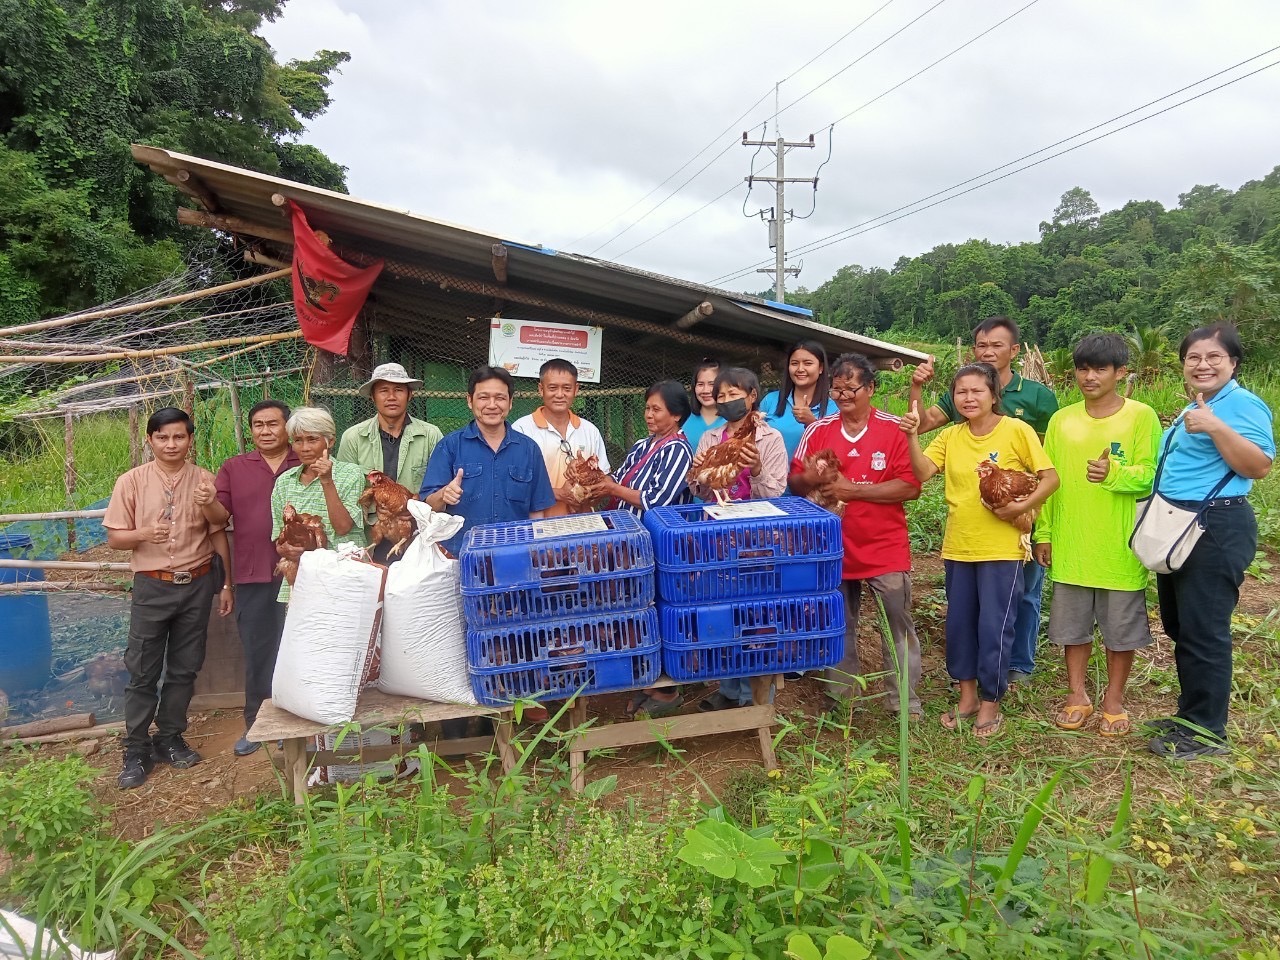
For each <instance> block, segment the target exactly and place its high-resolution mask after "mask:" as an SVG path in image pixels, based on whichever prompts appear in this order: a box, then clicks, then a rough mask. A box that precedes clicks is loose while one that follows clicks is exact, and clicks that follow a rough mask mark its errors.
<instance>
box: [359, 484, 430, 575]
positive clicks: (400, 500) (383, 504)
mask: <svg viewBox="0 0 1280 960" xmlns="http://www.w3.org/2000/svg"><path fill="white" fill-rule="evenodd" d="M365 480H366V481H367V482H368V484H369V485H368V486H367V487H365V489H364V493H362V494H360V500H359V504H360V506H361V508H363V509H364V510H365V511H366V512H367V511H368V509H369V508H370V507H373V509H374V511H375V512H376V513H377V515H378V519H377V520H376V521H375V522H374V524H373V526H372V527H371V528H370V529H369V546H368V549H367V550H366V553H367V554H369V555H370V556H371V555H372V552H373V548H374V547H376V546H377V545H378V544H380V543H382V541H384V540H386V541H389V542H390V543H391V544H392V547H391V549H390V550H388V551H387V556H388V557H394V556H397V555H398V554H399V553H400V551H401V550H403V549H404V548H405V547H406V546H407V545H408V543H409V541H410V540H412V539H413V538H414V537H415V536H417V533H418V526H417V524H415V523H414V522H413V516H412V515H411V514H410V513H409V508H408V507H407V506H406V504H407V503H408V502H409V501H410V500H413V499H414V495H413V491H412V490H410V489H409V488H408V487H406V486H404V485H402V484H399V483H396V482H395V481H394V480H392V479H391V478H390V477H388V476H387V475H386V474H385V473H383V472H382V471H381V470H370V471H369V472H368V473H367V474H365Z"/></svg>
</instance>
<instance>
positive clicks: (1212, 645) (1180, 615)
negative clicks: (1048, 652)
mask: <svg viewBox="0 0 1280 960" xmlns="http://www.w3.org/2000/svg"><path fill="white" fill-rule="evenodd" d="M1178 357H1179V359H1181V361H1182V377H1183V380H1184V381H1185V382H1186V387H1187V394H1188V396H1190V397H1191V398H1192V401H1191V403H1190V404H1188V405H1187V406H1186V407H1185V408H1184V409H1183V410H1182V412H1181V413H1180V414H1179V415H1178V418H1177V419H1176V420H1174V422H1173V425H1172V426H1170V427H1169V429H1167V430H1166V431H1165V433H1164V436H1163V438H1162V439H1161V451H1162V452H1161V456H1160V460H1159V463H1158V466H1157V468H1156V479H1155V486H1156V492H1157V493H1159V494H1160V495H1161V496H1162V497H1164V498H1165V499H1167V500H1170V501H1172V502H1173V504H1174V505H1175V506H1179V507H1184V508H1188V509H1198V508H1200V507H1202V506H1204V507H1206V509H1205V510H1204V513H1203V514H1202V515H1201V523H1202V524H1203V526H1204V533H1203V535H1202V536H1201V537H1200V540H1199V542H1198V543H1197V544H1196V545H1195V547H1193V548H1192V550H1191V554H1190V555H1189V556H1188V557H1187V559H1186V562H1185V563H1184V564H1183V565H1182V567H1181V568H1180V569H1178V570H1175V571H1174V572H1173V573H1168V574H1157V575H1156V590H1157V592H1158V593H1159V597H1160V619H1161V621H1162V622H1163V624H1164V632H1165V633H1167V634H1168V635H1169V639H1170V640H1172V641H1173V658H1174V663H1175V664H1176V666H1177V668H1178V686H1179V688H1180V691H1179V693H1178V712H1177V714H1176V715H1175V716H1173V717H1168V718H1165V719H1163V720H1157V721H1155V722H1154V723H1153V724H1151V725H1150V726H1152V727H1153V728H1154V729H1155V732H1156V736H1155V737H1153V738H1152V740H1151V741H1150V743H1149V744H1148V746H1149V748H1150V749H1151V751H1152V752H1153V753H1156V754H1158V755H1160V756H1163V757H1167V758H1169V759H1171V760H1187V759H1191V758H1193V757H1199V756H1206V755H1216V754H1223V753H1226V752H1227V730H1226V727H1227V704H1228V701H1229V700H1230V697H1231V614H1232V613H1233V612H1234V611H1235V608H1236V603H1237V601H1238V600H1239V599H1240V584H1241V583H1242V582H1243V581H1244V572H1245V570H1246V569H1248V566H1249V564H1250V563H1252V562H1253V558H1254V554H1255V552H1256V551H1257V548H1258V525H1257V522H1256V520H1255V518H1254V514H1253V507H1251V506H1250V505H1249V501H1248V499H1247V498H1248V494H1249V491H1250V490H1251V489H1252V487H1253V481H1255V480H1261V479H1262V478H1263V477H1265V476H1266V475H1267V474H1268V473H1270V472H1271V463H1272V461H1273V460H1274V458H1275V454H1276V444H1275V437H1274V434H1273V432H1272V426H1271V420H1272V414H1271V410H1270V409H1269V408H1268V407H1267V405H1266V404H1265V403H1264V402H1263V401H1262V400H1261V398H1259V397H1258V396H1257V395H1256V394H1254V393H1251V392H1250V391H1248V390H1246V389H1245V388H1244V387H1242V386H1241V385H1240V383H1239V381H1237V380H1236V374H1237V373H1238V372H1239V369H1240V363H1241V361H1242V360H1243V359H1244V349H1243V347H1242V346H1241V344H1240V335H1239V334H1238V333H1236V330H1235V328H1234V327H1232V326H1229V325H1227V324H1214V325H1213V326H1208V327H1199V328H1197V329H1195V330H1192V331H1191V332H1190V333H1188V334H1187V336H1186V337H1185V338H1184V339H1183V341H1182V344H1181V346H1180V347H1179V348H1178ZM1224 481H1225V483H1224ZM1219 484H1223V485H1222V486H1221V487H1219ZM1210 497H1211V498H1212V499H1206V498H1210Z"/></svg>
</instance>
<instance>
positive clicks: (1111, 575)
mask: <svg viewBox="0 0 1280 960" xmlns="http://www.w3.org/2000/svg"><path fill="white" fill-rule="evenodd" d="M1073 359H1074V361H1075V374H1076V384H1077V385H1078V386H1079V387H1080V392H1081V393H1082V394H1083V395H1084V401H1083V402H1082V403H1074V404H1072V405H1071V406H1069V407H1064V408H1062V409H1061V410H1059V411H1058V412H1057V413H1055V414H1054V415H1053V418H1052V419H1051V420H1050V421H1049V429H1048V432H1047V433H1046V434H1045V439H1044V448H1045V452H1046V453H1047V454H1048V455H1049V459H1050V460H1052V461H1053V463H1054V465H1055V466H1056V467H1057V469H1058V476H1059V477H1060V478H1061V481H1062V483H1061V486H1060V487H1059V488H1058V490H1057V492H1056V493H1054V495H1053V496H1052V497H1050V498H1049V499H1048V501H1046V502H1045V506H1044V510H1043V512H1042V513H1041V514H1040V519H1039V521H1038V522H1037V523H1036V528H1035V534H1034V539H1035V558H1036V561H1037V562H1038V563H1039V564H1040V565H1041V566H1044V567H1048V568H1049V578H1050V579H1051V580H1052V581H1053V583H1054V588H1053V606H1052V608H1051V609H1050V611H1049V640H1050V641H1051V642H1052V643H1056V644H1059V645H1060V646H1062V648H1063V651H1064V653H1065V657H1066V662H1067V683H1068V686H1069V687H1070V691H1069V692H1068V694H1067V699H1066V702H1065V703H1064V704H1063V706H1062V708H1061V709H1060V710H1059V711H1058V714H1057V716H1056V717H1055V718H1054V723H1056V724H1057V725H1058V726H1059V727H1061V728H1062V729H1064V730H1078V729H1080V728H1081V727H1082V726H1084V724H1085V723H1086V722H1087V721H1088V719H1089V717H1090V716H1092V715H1093V701H1092V700H1091V699H1090V698H1089V695H1088V693H1087V692H1086V691H1085V676H1086V673H1087V669H1088V665H1089V656H1090V654H1091V653H1092V651H1093V628H1094V624H1095V623H1096V624H1097V626H1098V628H1099V630H1100V631H1101V633H1102V642H1103V646H1104V647H1105V648H1106V655H1107V688H1106V691H1105V693H1103V696H1102V725H1101V727H1100V728H1099V732H1100V733H1102V734H1103V735H1104V736H1123V735H1124V734H1127V733H1128V732H1129V730H1130V729H1131V725H1130V722H1129V715H1128V713H1127V712H1126V711H1125V706H1124V688H1125V683H1126V682H1127V681H1128V679H1129V671H1130V670H1131V669H1132V667H1133V657H1134V652H1135V651H1137V650H1139V649H1141V648H1142V647H1145V646H1147V645H1148V644H1149V643H1151V630H1150V627H1149V626H1148V623H1147V600H1146V588H1147V570H1146V568H1145V567H1143V566H1142V564H1141V563H1140V562H1139V561H1138V558H1137V557H1136V556H1134V554H1133V551H1132V550H1130V549H1129V535H1130V534H1131V533H1132V532H1133V521H1134V514H1135V512H1136V509H1137V508H1136V504H1137V500H1138V499H1139V498H1140V497H1145V496H1146V495H1147V494H1148V493H1150V492H1151V480H1152V477H1153V476H1154V474H1155V469H1156V454H1157V451H1158V449H1159V445H1160V421H1159V419H1158V418H1157V417H1156V413H1155V411H1154V410H1152V409H1151V408H1150V407H1148V406H1147V405H1146V404H1145V403H1139V402H1137V401H1136V400H1129V399H1126V398H1125V397H1122V396H1120V394H1119V393H1118V392H1117V389H1116V388H1117V386H1118V385H1119V384H1120V383H1121V382H1123V381H1124V379H1125V377H1126V375H1127V374H1128V362H1129V348H1128V347H1127V346H1126V345H1125V341H1124V338H1123V337H1121V336H1120V335H1119V334H1114V333H1095V334H1090V335H1089V336H1087V337H1085V338H1084V339H1083V340H1081V341H1080V343H1079V345H1077V346H1076V348H1075V351H1074V354H1073Z"/></svg>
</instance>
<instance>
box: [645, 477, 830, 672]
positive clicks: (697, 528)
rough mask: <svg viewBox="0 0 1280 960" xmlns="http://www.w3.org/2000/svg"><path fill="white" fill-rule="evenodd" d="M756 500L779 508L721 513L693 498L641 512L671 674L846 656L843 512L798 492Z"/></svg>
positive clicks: (779, 667)
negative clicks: (711, 512)
mask: <svg viewBox="0 0 1280 960" xmlns="http://www.w3.org/2000/svg"><path fill="white" fill-rule="evenodd" d="M753 502H754V503H768V504H772V506H773V507H774V508H776V509H777V510H778V511H780V515H771V516H744V517H738V518H734V519H725V520H717V519H715V518H713V517H711V516H710V515H709V514H707V513H706V507H707V505H706V504H693V505H690V506H678V507H657V508H655V509H653V510H650V511H648V512H647V513H646V514H645V516H644V524H645V526H646V527H647V528H648V530H649V533H650V534H651V535H652V537H653V545H654V553H655V559H656V562H657V568H658V577H657V586H658V616H659V625H660V628H661V635H662V660H663V668H664V670H665V671H666V673H667V674H668V675H669V676H670V677H671V678H672V679H674V680H715V679H721V678H724V677H750V676H761V675H765V674H773V673H785V672H788V671H792V670H814V669H818V668H819V667H826V666H831V665H834V664H836V663H839V662H840V661H841V660H842V659H843V658H844V626H845V615H844V601H843V598H842V597H841V595H840V567H841V560H842V557H843V546H842V542H841V533H840V518H839V517H837V516H836V515H835V514H833V513H830V512H829V511H827V510H824V509H822V508H821V507H819V506H817V505H815V504H813V503H810V502H809V501H808V500H804V499H802V498H800V497H779V498H778V499H776V500H767V501H753Z"/></svg>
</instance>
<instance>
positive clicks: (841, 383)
mask: <svg viewBox="0 0 1280 960" xmlns="http://www.w3.org/2000/svg"><path fill="white" fill-rule="evenodd" d="M876 386H877V376H876V368H875V366H874V364H872V362H871V361H870V360H868V359H867V358H866V357H865V356H863V355H862V354H860V353H846V354H842V355H841V356H840V357H838V358H836V360H835V362H834V363H832V364H831V399H832V400H834V401H835V402H836V406H837V407H838V408H839V413H836V414H834V415H832V416H829V417H823V418H822V419H821V420H816V421H814V422H813V423H811V424H809V426H808V427H807V428H805V431H804V436H803V437H801V439H800V446H798V447H797V448H796V453H795V457H794V458H793V459H792V461H791V477H790V483H791V490H792V491H793V492H794V493H796V494H798V495H800V496H802V497H803V496H808V494H809V493H811V492H812V491H813V490H815V489H816V488H817V487H818V486H819V485H820V482H821V481H819V480H818V478H817V477H816V476H815V475H814V472H813V471H812V470H806V469H805V464H804V461H805V458H806V457H808V456H810V455H811V454H814V453H818V452H819V451H822V450H831V451H833V452H834V453H835V454H836V456H837V457H838V458H839V460H840V473H841V474H842V476H841V477H840V479H838V480H834V481H830V482H828V483H827V484H826V486H825V487H824V488H823V492H824V493H825V494H827V495H828V496H831V497H834V498H835V499H838V500H841V501H843V502H844V505H845V506H844V522H843V525H842V530H843V533H844V571H843V580H844V593H845V604H846V614H847V616H846V620H847V627H846V630H845V638H846V639H845V655H844V660H842V661H841V662H840V663H839V664H838V665H837V666H835V667H829V668H828V669H827V671H826V678H825V679H826V681H827V687H826V691H825V692H826V694H827V696H828V697H829V698H830V699H831V700H833V701H835V702H836V703H837V704H839V703H840V702H841V701H843V700H847V699H851V698H852V696H853V695H854V693H855V691H856V689H858V688H857V684H856V681H854V680H853V678H854V677H856V676H858V675H859V674H860V673H861V667H860V665H859V662H858V642H857V641H858V606H859V603H860V601H861V599H862V585H863V584H864V583H865V584H866V585H867V588H868V589H869V590H870V591H871V592H872V594H873V595H874V596H875V597H877V598H878V599H879V601H880V602H881V603H882V604H883V606H884V612H885V616H886V617H887V618H888V621H889V632H890V634H891V635H892V636H893V643H894V647H895V648H896V650H897V656H896V658H895V655H894V653H893V651H891V650H890V649H889V644H888V642H887V641H885V644H884V669H885V670H886V671H888V674H889V675H888V676H887V677H886V679H885V706H886V707H887V708H888V709H889V710H890V711H892V712H895V713H896V712H897V711H898V710H900V709H902V706H903V703H902V699H903V694H902V691H901V690H900V689H899V682H898V680H899V678H898V673H897V671H898V670H900V669H901V668H900V667H897V666H895V665H897V664H904V665H905V666H906V669H907V692H906V701H907V702H906V708H907V709H908V710H909V711H910V712H911V713H912V714H914V715H917V716H918V715H919V714H920V712H921V709H920V697H919V694H918V693H917V687H918V686H919V683H920V640H919V638H918V637H917V636H916V627H915V623H914V622H913V621H912V619H911V546H910V544H909V542H908V540H907V514H906V511H905V510H904V509H903V506H902V505H903V503H905V502H906V501H908V500H914V499H916V497H918V496H920V484H919V483H918V482H917V481H916V478H915V475H914V474H913V473H912V471H911V457H910V455H909V454H908V452H907V443H906V435H905V434H903V432H902V431H901V430H900V429H899V428H898V418H897V417H895V416H892V415H891V414H887V413H885V412H884V411H882V410H877V409H876V408H875V407H874V406H872V405H871V401H872V399H873V398H874V397H875V393H876Z"/></svg>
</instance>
